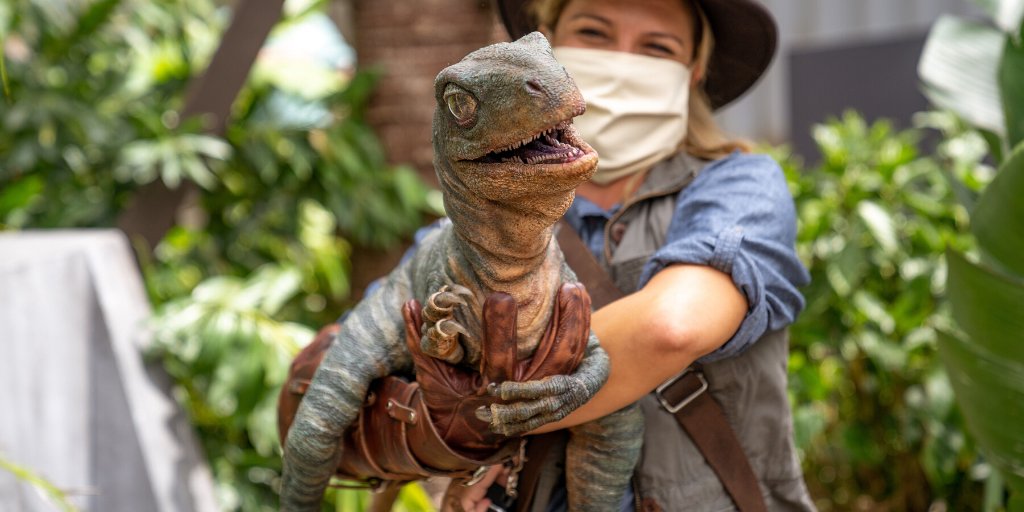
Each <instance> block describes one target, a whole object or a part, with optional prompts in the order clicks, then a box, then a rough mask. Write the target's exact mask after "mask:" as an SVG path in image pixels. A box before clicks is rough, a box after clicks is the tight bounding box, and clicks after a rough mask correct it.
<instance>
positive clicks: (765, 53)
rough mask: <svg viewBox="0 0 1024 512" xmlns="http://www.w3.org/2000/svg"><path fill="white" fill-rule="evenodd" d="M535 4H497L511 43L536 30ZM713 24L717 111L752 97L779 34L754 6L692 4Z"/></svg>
mask: <svg viewBox="0 0 1024 512" xmlns="http://www.w3.org/2000/svg"><path fill="white" fill-rule="evenodd" d="M531 1H532V0H497V2H498V12H499V13H500V14H501V21H502V22H503V23H504V24H505V29H506V30H508V33H509V35H510V36H512V39H519V38H520V37H522V36H524V35H526V34H528V33H530V32H532V31H534V30H536V29H537V22H536V21H535V20H534V19H533V17H532V16H530V15H529V13H527V11H526V8H527V6H528V5H529V4H530V3H531ZM693 1H695V2H696V3H697V4H698V5H700V8H701V10H702V11H704V15H705V16H707V18H708V23H710V24H711V33H712V34H714V37H715V47H714V49H713V51H712V53H711V59H710V63H709V65H708V72H707V78H706V79H705V81H704V91H705V92H706V93H707V95H708V99H709V100H711V108H713V109H718V108H720V107H723V106H725V105H727V104H728V103H730V102H732V101H733V100H735V99H736V98H739V97H740V96H742V95H743V93H745V92H747V90H748V89H750V88H751V87H752V86H753V85H754V84H755V83H756V82H757V80H758V79H759V78H761V75H763V74H764V72H765V70H766V69H768V65H769V64H771V62H772V58H773V57H774V56H775V47H776V44H777V42H778V29H777V28H776V26H775V19H774V18H773V17H772V15H771V13H769V12H768V10H767V9H765V8H764V6H762V5H761V4H760V3H758V2H756V1H755V0H693Z"/></svg>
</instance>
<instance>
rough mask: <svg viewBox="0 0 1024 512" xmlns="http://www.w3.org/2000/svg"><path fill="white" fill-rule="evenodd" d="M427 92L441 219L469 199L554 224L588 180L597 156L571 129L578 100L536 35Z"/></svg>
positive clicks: (491, 53)
mask: <svg viewBox="0 0 1024 512" xmlns="http://www.w3.org/2000/svg"><path fill="white" fill-rule="evenodd" d="M434 88H435V97H436V100H437V108H436V110H435V113H434V133H433V138H434V155H435V157H434V158H435V168H436V169H437V173H438V180H439V182H440V184H441V188H442V191H443V192H444V193H445V196H446V204H448V206H449V215H452V214H456V215H457V212H453V211H451V210H452V208H453V207H454V208H456V209H458V205H457V204H453V203H458V202H460V201H465V200H469V202H470V203H473V202H475V201H472V200H471V199H469V198H470V197H476V198H478V199H484V200H486V201H488V202H490V203H500V204H503V205H506V206H508V207H511V208H514V209H518V210H520V211H523V212H526V211H531V212H533V213H534V214H537V215H539V216H540V217H544V218H545V219H549V220H550V219H554V220H557V218H558V217H560V216H561V215H562V214H563V213H564V211H565V209H566V208H567V207H568V206H569V204H571V202H572V198H573V193H572V192H573V190H574V189H575V188H576V186H577V185H579V184H580V183H582V182H584V181H586V180H587V179H589V178H590V176H591V175H593V173H594V170H595V169H596V167H597V154H596V153H595V152H594V150H593V149H592V148H591V147H590V146H589V145H587V143H585V142H583V141H582V140H581V139H580V138H579V136H578V135H577V134H576V130H575V129H574V128H573V126H572V119H573V118H574V117H576V116H578V115H580V114H582V113H583V111H584V108H585V103H584V101H583V97H582V96H581V95H580V92H579V90H578V89H577V88H576V84H575V83H573V81H572V79H571V78H570V77H569V75H568V73H566V71H565V69H564V68H563V67H562V65H561V64H559V63H558V62H557V61H555V58H554V56H553V55H552V53H551V46H550V45H549V44H548V41H547V39H545V38H544V36H543V35H541V34H540V33H539V32H534V33H532V34H528V35H526V36H523V37H522V38H521V39H519V40H518V41H515V42H512V43H499V44H495V45H492V46H488V47H485V48H482V49H480V50H477V51H475V52H473V53H471V54H469V55H467V56H466V58H464V59H463V60H462V61H460V62H458V63H456V64H454V65H452V66H449V67H447V68H445V69H444V70H443V71H441V73H440V74H439V75H438V76H437V79H436V80H435V82H434ZM453 196H455V197H454V198H453ZM471 208H472V207H471ZM554 220H551V222H554Z"/></svg>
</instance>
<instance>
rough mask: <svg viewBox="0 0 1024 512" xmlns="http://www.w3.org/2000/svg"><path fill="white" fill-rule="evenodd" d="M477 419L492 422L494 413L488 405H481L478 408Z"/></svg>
mask: <svg viewBox="0 0 1024 512" xmlns="http://www.w3.org/2000/svg"><path fill="white" fill-rule="evenodd" d="M476 419H478V420H480V421H483V422H485V423H490V422H491V420H493V419H494V415H493V414H491V410H490V409H489V408H488V407H487V406H486V405H481V406H480V407H477V409H476Z"/></svg>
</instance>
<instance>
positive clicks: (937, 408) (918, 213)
mask: <svg viewBox="0 0 1024 512" xmlns="http://www.w3.org/2000/svg"><path fill="white" fill-rule="evenodd" d="M919 121H920V123H921V124H922V125H929V126H933V125H936V124H941V123H945V124H946V128H947V130H948V132H947V134H946V138H945V139H944V140H943V141H942V142H941V143H940V145H939V148H938V151H937V155H936V156H926V155H923V154H922V152H921V150H920V149H919V139H920V138H921V131H920V130H919V129H911V130H903V131H897V130H894V129H893V128H892V127H891V126H890V125H889V124H888V123H887V122H884V121H882V122H876V123H873V124H871V125H868V124H867V123H865V121H864V120H863V119H861V118H860V117H859V116H858V115H857V114H855V113H852V112H851V113H847V114H846V115H844V116H843V118H842V119H836V120H832V121H830V122H828V123H826V124H823V125H818V126H816V127H815V128H814V138H815V141H816V142H817V145H818V147H819V149H820V151H821V154H822V161H821V163H820V164H818V165H816V166H814V167H813V168H804V167H803V165H802V164H801V162H800V161H799V160H797V159H795V158H792V157H790V156H789V155H787V154H786V153H785V150H782V151H776V156H777V158H779V159H780V161H781V163H782V165H783V168H784V170H785V172H786V175H787V177H788V179H789V183H790V188H791V191H792V192H793V195H794V198H795V201H796V206H797V211H798V216H799V232H798V240H797V249H798V251H799V253H800V256H801V258H802V259H803V260H804V262H805V264H807V266H808V269H809V270H810V272H811V279H812V282H811V285H810V286H809V287H808V288H806V289H805V290H804V295H805V296H806V298H807V309H806V311H804V313H802V314H801V316H800V317H799V319H798V321H797V323H796V324H795V325H794V326H793V327H792V329H791V355H790V361H789V363H790V368H789V369H790V392H791V401H792V403H793V409H794V422H795V431H796V440H797V445H798V448H799V450H800V453H801V456H802V457H803V463H804V469H805V471H806V475H805V476H806V479H807V482H808V485H809V486H810V488H811V490H812V494H813V495H814V496H815V497H816V498H818V506H819V508H820V509H821V510H927V509H929V507H930V506H932V504H933V502H945V503H946V505H947V506H948V507H949V509H951V510H968V509H971V507H972V505H974V504H976V503H978V502H979V501H980V489H981V485H980V484H979V483H978V482H977V480H978V479H979V478H981V476H983V475H984V470H985V468H983V467H979V466H978V465H977V464H976V463H975V460H974V447H973V445H972V444H971V442H970V440H969V439H968V438H966V437H965V436H964V434H963V420H962V418H961V416H960V414H959V412H958V410H957V409H956V407H955V406H954V403H953V394H952V390H951V388H950V383H949V380H948V378H947V377H946V374H945V372H944V371H943V368H942V366H941V364H940V362H939V359H938V355H937V353H936V328H937V327H938V326H940V325H942V323H943V322H944V321H947V319H948V318H949V312H948V309H947V308H945V307H943V306H942V304H941V301H940V298H941V295H942V293H943V291H944V283H945V273H946V263H945V261H944V260H943V259H942V258H940V257H939V255H940V254H941V253H942V251H943V250H944V248H945V247H946V246H947V244H948V245H951V246H954V247H958V248H961V249H965V248H968V247H970V245H971V241H970V238H969V237H968V235H967V231H966V228H967V226H966V220H967V219H966V212H965V210H964V209H963V207H961V206H959V205H958V204H957V203H956V201H955V200H954V198H953V195H954V192H953V187H952V185H951V184H950V182H949V181H948V180H947V179H946V178H945V176H944V175H943V172H942V169H943V168H944V166H945V164H944V162H949V163H950V165H953V166H955V167H957V168H959V169H962V170H963V172H964V173H965V174H966V175H967V176H969V177H970V180H968V181H969V182H970V183H973V184H975V185H974V186H978V184H980V183H983V182H985V181H987V179H988V176H989V174H990V172H991V170H990V169H988V168H987V167H985V166H984V165H979V161H980V159H981V157H982V156H984V154H985V142H984V140H982V139H981V138H980V136H978V135H977V134H976V133H974V132H971V131H969V130H966V128H964V127H963V126H962V125H960V124H958V123H956V120H955V119H954V118H952V117H951V116H950V115H948V114H942V113H933V114H927V115H923V116H921V117H920V120H919Z"/></svg>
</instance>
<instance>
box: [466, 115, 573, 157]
mask: <svg viewBox="0 0 1024 512" xmlns="http://www.w3.org/2000/svg"><path fill="white" fill-rule="evenodd" d="M588 151H591V152H592V151H593V150H591V149H590V148H589V147H588V146H586V144H584V143H583V141H582V140H580V138H579V136H578V135H577V134H576V129H575V128H574V127H573V125H572V121H571V120H566V121H562V122H560V123H558V124H556V125H555V126H552V127H550V128H548V129H546V130H543V131H540V132H538V133H536V134H534V135H532V136H530V137H527V138H526V139H523V140H520V141H517V142H514V143H512V144H509V145H508V146H505V147H502V148H498V149H496V150H493V151H491V152H489V153H487V154H486V155H484V156H482V157H480V158H477V159H475V160H472V162H474V163H478V164H497V163H512V164H518V165H524V164H525V165H538V164H567V163H572V162H575V161H576V160H579V159H580V158H581V157H583V156H585V155H586V154H587V152H588Z"/></svg>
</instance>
